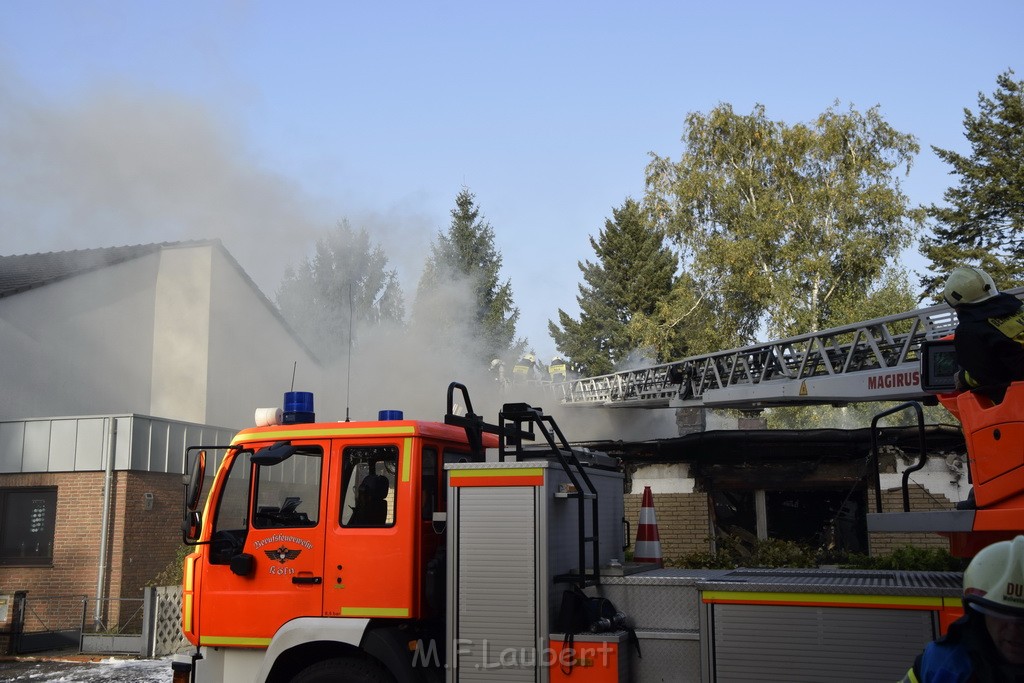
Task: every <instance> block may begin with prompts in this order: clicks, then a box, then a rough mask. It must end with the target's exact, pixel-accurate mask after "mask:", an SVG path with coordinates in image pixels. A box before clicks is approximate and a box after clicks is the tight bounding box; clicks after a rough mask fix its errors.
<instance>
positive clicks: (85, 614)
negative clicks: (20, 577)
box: [7, 586, 189, 657]
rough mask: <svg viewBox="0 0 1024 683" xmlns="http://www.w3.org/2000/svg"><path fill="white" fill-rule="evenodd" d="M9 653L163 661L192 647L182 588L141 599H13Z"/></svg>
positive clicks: (150, 591)
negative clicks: (184, 622) (120, 656)
mask: <svg viewBox="0 0 1024 683" xmlns="http://www.w3.org/2000/svg"><path fill="white" fill-rule="evenodd" d="M9 636H10V637H9V639H8V648H7V650H8V654H31V653H38V652H46V651H53V650H77V651H78V652H81V653H87V654H132V655H139V656H142V657H162V656H164V655H168V654H173V653H175V652H180V651H183V650H185V649H187V648H188V647H189V643H188V641H187V640H186V639H185V637H184V634H183V633H182V631H181V587H180V586H159V587H150V588H146V589H145V593H144V597H142V598H110V599H106V600H102V601H100V603H99V604H97V602H96V600H95V599H93V598H89V597H88V596H86V595H35V594H29V593H28V592H26V591H20V592H17V593H15V595H14V614H13V619H12V622H11V628H10V632H9Z"/></svg>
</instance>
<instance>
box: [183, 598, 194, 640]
mask: <svg viewBox="0 0 1024 683" xmlns="http://www.w3.org/2000/svg"><path fill="white" fill-rule="evenodd" d="M181 611H182V613H183V615H184V619H183V621H184V623H183V624H182V627H183V628H182V630H183V631H185V632H186V633H189V632H191V631H192V594H191V593H186V594H185V603H184V604H183V605H182V609H181Z"/></svg>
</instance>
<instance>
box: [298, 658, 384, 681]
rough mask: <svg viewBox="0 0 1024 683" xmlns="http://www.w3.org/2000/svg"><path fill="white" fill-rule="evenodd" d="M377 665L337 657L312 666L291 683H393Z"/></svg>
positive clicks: (363, 660)
mask: <svg viewBox="0 0 1024 683" xmlns="http://www.w3.org/2000/svg"><path fill="white" fill-rule="evenodd" d="M393 680H394V679H392V678H391V676H390V675H389V674H388V672H386V671H385V670H384V669H382V668H381V667H380V666H378V665H377V664H376V663H374V662H372V661H370V660H368V659H363V658H360V657H336V658H334V659H325V660H323V661H322V662H317V663H315V664H310V665H309V666H307V667H306V668H305V669H303V670H302V671H300V672H299V673H298V675H296V676H295V677H294V678H292V680H291V682H290V683H393Z"/></svg>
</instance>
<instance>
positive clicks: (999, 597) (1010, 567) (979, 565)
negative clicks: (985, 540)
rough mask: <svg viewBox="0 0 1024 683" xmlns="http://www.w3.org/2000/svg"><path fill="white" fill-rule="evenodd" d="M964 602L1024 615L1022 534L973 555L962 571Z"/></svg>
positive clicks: (987, 611)
mask: <svg viewBox="0 0 1024 683" xmlns="http://www.w3.org/2000/svg"><path fill="white" fill-rule="evenodd" d="M964 603H966V604H967V605H968V606H969V607H971V608H972V609H974V610H976V611H978V612H981V613H983V614H989V615H992V616H998V617H1002V618H1004V619H1005V618H1007V617H1009V618H1014V619H1024V536H1018V537H1017V538H1015V539H1013V540H1012V541H1000V542H998V543H993V544H992V545H990V546H987V547H986V548H983V549H982V550H981V552H979V553H978V554H977V555H975V556H974V559H973V560H971V563H970V564H969V565H968V566H967V569H966V571H964Z"/></svg>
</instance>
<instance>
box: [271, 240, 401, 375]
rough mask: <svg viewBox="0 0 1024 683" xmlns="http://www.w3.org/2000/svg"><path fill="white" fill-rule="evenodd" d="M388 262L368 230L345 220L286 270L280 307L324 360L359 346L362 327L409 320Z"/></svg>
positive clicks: (395, 274)
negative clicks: (351, 344)
mask: <svg viewBox="0 0 1024 683" xmlns="http://www.w3.org/2000/svg"><path fill="white" fill-rule="evenodd" d="M387 264H388V257H387V255H386V254H385V253H384V250H383V249H382V248H381V247H380V246H379V245H374V244H373V243H371V241H370V236H369V235H368V234H367V232H366V231H365V230H354V229H353V228H352V226H351V225H350V224H349V222H348V221H347V220H343V221H341V222H340V223H339V224H338V226H337V227H336V228H335V229H334V230H333V231H331V232H330V233H329V234H328V235H327V236H326V237H324V238H322V239H320V240H318V241H317V243H316V250H315V252H314V254H313V256H312V257H311V258H307V259H305V260H304V261H303V262H302V263H300V264H299V265H298V266H297V267H292V266H289V267H288V268H287V270H286V271H285V276H284V280H283V281H282V283H281V286H280V288H279V289H278V291H277V297H276V298H277V306H278V308H279V309H280V311H281V315H283V316H284V319H285V320H286V321H288V324H289V325H291V327H292V329H293V330H295V332H296V334H298V335H299V337H300V338H301V339H302V340H303V341H304V342H305V343H306V345H307V346H309V348H310V350H311V351H313V353H314V354H316V356H317V357H318V358H319V359H320V360H322V361H327V362H329V361H332V360H336V359H337V358H339V357H340V356H341V355H342V354H343V353H344V351H345V350H346V348H347V347H348V344H349V342H350V341H351V343H353V344H355V343H357V342H358V332H359V330H360V329H361V328H365V326H367V325H380V324H383V323H395V324H400V323H402V321H403V320H404V318H405V304H404V301H403V296H402V287H401V285H400V284H399V282H398V275H397V273H396V271H395V270H393V269H390V270H389V269H388V267H387ZM350 324H351V326H352V328H351V329H350ZM350 334H351V336H350Z"/></svg>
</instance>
